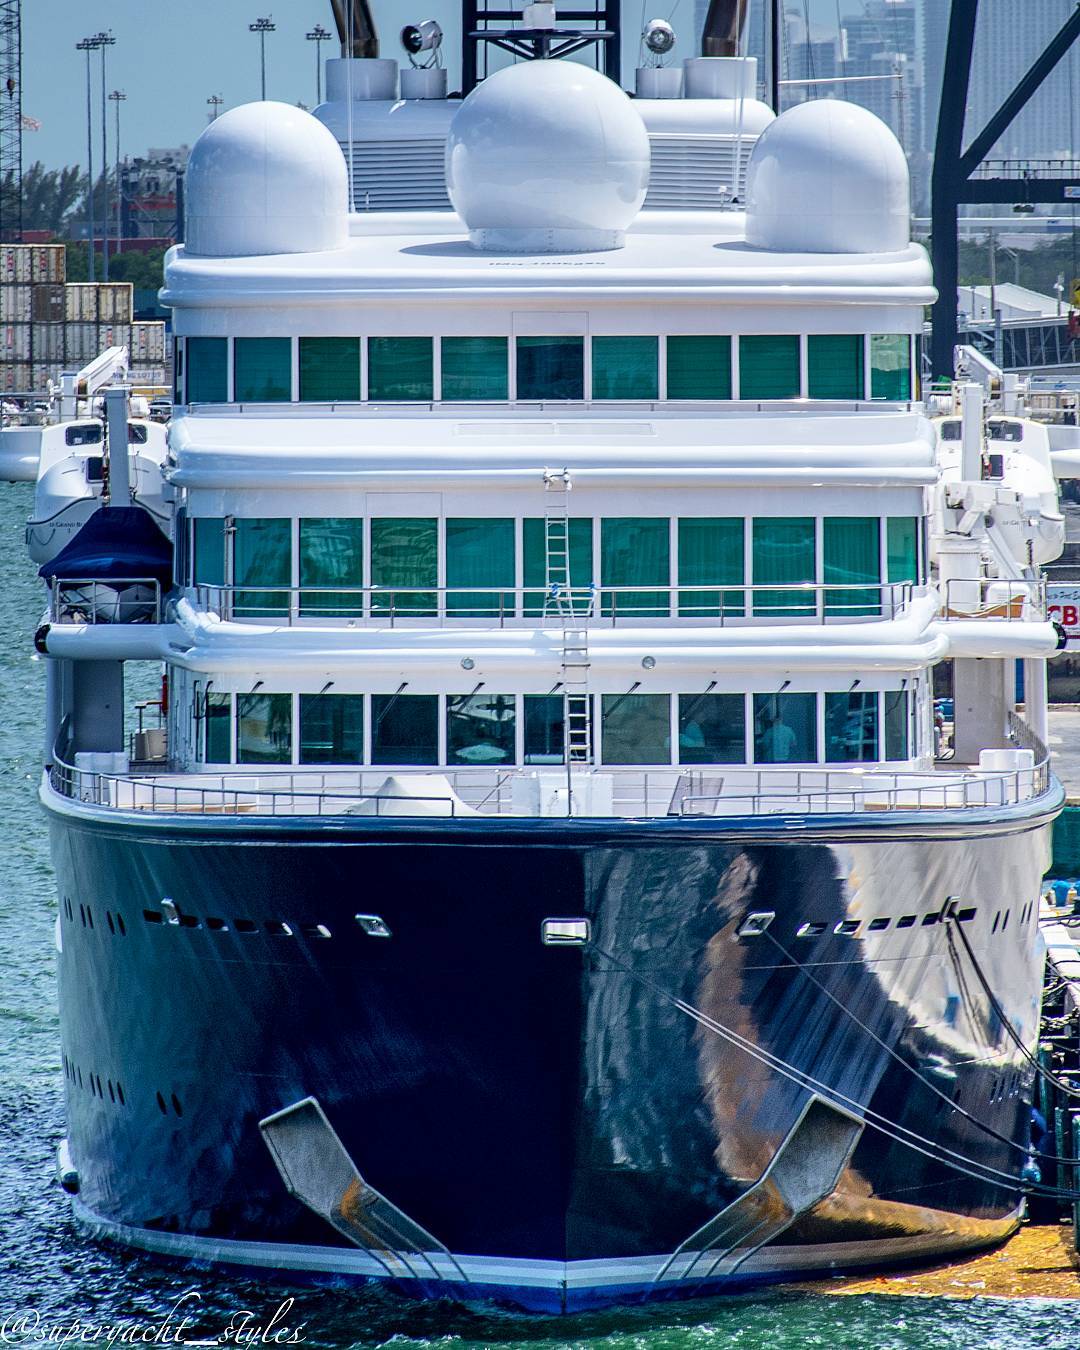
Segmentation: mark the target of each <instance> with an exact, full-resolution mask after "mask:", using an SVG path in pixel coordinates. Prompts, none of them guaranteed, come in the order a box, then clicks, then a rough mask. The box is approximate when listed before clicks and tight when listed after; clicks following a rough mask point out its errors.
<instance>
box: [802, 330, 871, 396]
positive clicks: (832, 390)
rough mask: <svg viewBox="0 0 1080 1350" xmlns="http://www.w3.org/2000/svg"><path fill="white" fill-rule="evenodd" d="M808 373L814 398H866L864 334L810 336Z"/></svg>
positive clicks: (807, 341)
mask: <svg viewBox="0 0 1080 1350" xmlns="http://www.w3.org/2000/svg"><path fill="white" fill-rule="evenodd" d="M806 371H807V381H808V385H809V393H810V397H811V398H842V399H849V398H855V399H857V398H865V396H866V383H865V378H864V375H863V339H862V334H861V333H859V334H855V335H851V334H847V333H843V334H832V333H811V334H810V336H809V337H808V338H807V339H806Z"/></svg>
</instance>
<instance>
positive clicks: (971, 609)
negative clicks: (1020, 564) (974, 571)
mask: <svg viewBox="0 0 1080 1350" xmlns="http://www.w3.org/2000/svg"><path fill="white" fill-rule="evenodd" d="M939 589H940V592H941V601H942V606H941V617H942V618H943V619H996V620H1012V621H1013V622H1024V623H1032V622H1037V621H1040V620H1044V619H1045V618H1046V605H1047V598H1046V596H1047V592H1046V578H1045V577H1043V576H1040V577H973V578H971V579H970V580H969V579H968V578H966V577H950V578H949V579H948V580H947V581H944V582H940V583H939Z"/></svg>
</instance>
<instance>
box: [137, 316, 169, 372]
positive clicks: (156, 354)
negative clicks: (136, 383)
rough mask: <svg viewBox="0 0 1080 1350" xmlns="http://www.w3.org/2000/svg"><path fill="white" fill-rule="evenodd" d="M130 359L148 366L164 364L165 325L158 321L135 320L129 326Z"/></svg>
mask: <svg viewBox="0 0 1080 1350" xmlns="http://www.w3.org/2000/svg"><path fill="white" fill-rule="evenodd" d="M131 359H132V361H136V360H137V361H139V363H140V364H143V365H148V366H161V365H164V364H165V325H164V324H163V323H161V322H160V321H159V320H137V321H136V322H135V323H133V324H132V325H131Z"/></svg>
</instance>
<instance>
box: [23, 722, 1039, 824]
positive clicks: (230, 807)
mask: <svg viewBox="0 0 1080 1350" xmlns="http://www.w3.org/2000/svg"><path fill="white" fill-rule="evenodd" d="M1036 745H1039V743H1038V742H1037V740H1036V741H1035V743H1034V745H1033V746H1030V747H1025V748H1024V749H1022V750H1021V751H1020V752H1019V753H1020V754H1021V755H1022V756H1023V759H1022V760H1020V761H1019V762H1018V763H1017V764H1016V766H1015V767H1011V768H1008V769H979V768H967V767H963V768H953V769H949V770H948V771H943V770H941V769H936V770H931V769H928V770H926V771H919V770H906V769H905V770H896V771H894V770H890V769H885V768H874V767H867V768H866V769H838V770H832V769H823V768H822V769H818V768H805V769H784V768H782V767H776V768H768V769H747V768H742V767H731V768H728V767H727V766H722V765H720V766H716V767H714V768H710V769H708V770H703V771H700V772H693V771H691V772H688V771H687V770H685V769H679V768H675V767H671V768H657V769H629V768H626V769H623V768H615V769H609V768H601V769H599V770H596V771H587V770H582V771H577V770H575V771H574V772H573V774H572V775H571V779H570V784H571V789H572V791H573V793H575V794H582V796H581V800H583V801H588V802H590V803H591V802H596V801H598V800H603V799H604V798H605V793H603V792H601V793H599V794H596V793H595V792H590V790H589V789H590V787H591V788H598V787H599V788H606V789H607V792H606V799H607V800H609V801H610V808H608V809H596V810H592V809H590V810H583V811H582V812H581V814H583V815H594V816H602V817H612V818H619V817H633V816H637V817H641V816H645V817H654V818H655V817H670V816H724V817H727V816H770V815H831V814H845V815H847V814H861V813H864V812H865V813H870V812H882V811H925V810H957V809H977V808H992V807H1001V806H1009V805H1015V804H1017V803H1019V802H1024V801H1030V800H1032V799H1034V798H1036V797H1039V796H1042V795H1043V794H1044V793H1045V792H1046V791H1047V790H1048V789H1049V786H1050V781H1051V780H1050V769H1049V762H1048V759H1047V757H1046V756H1045V751H1044V752H1043V757H1042V758H1041V759H1040V758H1038V757H1037V756H1038V750H1036V749H1035V746H1036ZM431 777H437V778H439V779H441V780H443V781H444V782H445V784H446V790H445V791H441V790H438V791H437V790H431V791H425V790H424V789H425V788H426V787H427V785H426V784H425V783H424V781H423V780H424V779H426V778H431ZM389 778H394V779H396V780H398V781H399V782H402V781H407V780H409V779H414V780H415V779H419V780H420V784H419V786H420V787H421V791H420V792H419V793H417V794H415V795H414V794H411V793H409V794H403V793H401V792H398V791H386V790H385V785H386V783H387V780H388V779H389ZM537 778H539V779H542V780H543V779H546V780H548V786H549V788H551V787H553V785H562V788H565V785H566V782H567V776H566V770H565V768H564V767H559V766H552V767H551V768H549V769H547V770H540V771H537V770H534V769H528V768H526V769H506V770H491V769H488V770H455V769H435V768H433V769H431V770H429V771H427V772H417V771H415V770H413V771H412V772H410V771H408V770H394V769H390V768H387V769H384V770H379V771H375V772H371V771H364V772H358V771H327V772H321V773H320V772H315V771H303V770H301V771H294V770H288V771H280V772H274V773H263V774H260V773H242V772H230V773H221V774H209V773H178V774H163V775H160V776H155V775H141V774H120V773H111V772H104V771H101V770H98V769H96V768H84V767H80V766H78V765H75V764H72V763H69V762H67V761H65V760H62V759H59V758H56V759H55V760H54V762H53V763H52V765H51V766H50V767H49V781H50V783H51V785H52V787H53V789H54V790H55V791H56V792H58V793H60V794H61V795H62V796H65V797H70V798H73V799H75V800H78V801H82V802H86V803H88V804H93V805H96V806H99V807H106V808H109V809H113V810H118V811H144V812H149V813H151V814H166V815H171V814H194V815H255V816H275V817H276V816H280V817H297V816H340V815H342V814H346V813H348V812H350V811H352V812H353V813H356V814H364V815H368V814H370V815H382V816H408V815H415V816H454V817H458V816H462V815H468V816H472V815H474V814H480V815H487V816H515V815H517V816H526V817H528V816H535V815H538V814H560V815H564V814H566V813H567V812H566V810H565V801H566V798H565V796H564V797H563V798H562V802H563V806H562V808H560V809H557V810H553V811H550V812H549V811H546V810H544V809H543V808H541V809H539V810H529V809H525V808H524V806H523V803H524V800H525V795H524V794H523V795H522V797H521V798H520V799H518V798H517V796H516V794H515V792H514V784H515V781H520V780H532V779H537ZM590 779H592V780H593V782H592V783H591V784H590V783H589V780H590ZM556 780H557V782H556ZM553 800H554V798H553ZM420 805H423V806H425V807H426V808H427V809H424V810H418V811H410V810H409V809H408V808H409V806H413V807H417V806H420Z"/></svg>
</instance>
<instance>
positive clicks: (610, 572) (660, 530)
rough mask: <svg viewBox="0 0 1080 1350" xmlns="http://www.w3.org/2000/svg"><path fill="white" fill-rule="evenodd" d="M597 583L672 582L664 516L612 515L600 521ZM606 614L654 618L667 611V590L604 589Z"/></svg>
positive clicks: (603, 602) (603, 597) (639, 584)
mask: <svg viewBox="0 0 1080 1350" xmlns="http://www.w3.org/2000/svg"><path fill="white" fill-rule="evenodd" d="M600 584H601V585H602V586H605V587H607V586H617V587H639V586H664V587H667V586H670V585H671V530H670V522H669V521H668V519H667V517H666V516H655V517H653V516H640V517H639V516H625V517H614V518H608V519H606V520H602V521H601V522H600ZM602 605H603V612H604V613H605V614H614V615H616V616H618V615H622V616H623V618H626V619H629V618H639V619H642V618H656V617H658V616H661V615H664V614H667V613H668V611H669V607H670V602H669V599H668V595H667V593H666V591H646V590H621V589H620V590H605V591H604V593H603V596H602Z"/></svg>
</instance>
